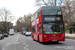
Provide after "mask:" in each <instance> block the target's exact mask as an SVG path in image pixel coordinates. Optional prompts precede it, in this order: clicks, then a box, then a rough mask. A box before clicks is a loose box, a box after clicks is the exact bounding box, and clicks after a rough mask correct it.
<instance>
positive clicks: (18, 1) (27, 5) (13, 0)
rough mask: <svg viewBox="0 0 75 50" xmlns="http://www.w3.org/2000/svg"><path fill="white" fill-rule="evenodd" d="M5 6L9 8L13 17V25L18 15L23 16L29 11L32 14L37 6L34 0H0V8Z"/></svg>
mask: <svg viewBox="0 0 75 50" xmlns="http://www.w3.org/2000/svg"><path fill="white" fill-rule="evenodd" d="M2 7H5V8H6V9H8V10H10V11H11V12H12V14H13V16H14V17H15V19H14V20H13V21H11V22H12V23H13V25H15V23H16V21H17V19H18V18H19V17H23V16H24V15H27V14H29V13H31V14H33V13H34V12H35V11H36V10H37V9H38V6H35V0H0V8H2Z"/></svg>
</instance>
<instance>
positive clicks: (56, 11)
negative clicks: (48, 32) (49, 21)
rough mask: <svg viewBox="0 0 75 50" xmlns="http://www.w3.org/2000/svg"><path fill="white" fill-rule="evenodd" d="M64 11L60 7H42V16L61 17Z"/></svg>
mask: <svg viewBox="0 0 75 50" xmlns="http://www.w3.org/2000/svg"><path fill="white" fill-rule="evenodd" d="M61 14H62V11H61V8H60V7H57V6H49V7H42V15H61Z"/></svg>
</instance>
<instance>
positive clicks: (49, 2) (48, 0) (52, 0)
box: [35, 0, 63, 6]
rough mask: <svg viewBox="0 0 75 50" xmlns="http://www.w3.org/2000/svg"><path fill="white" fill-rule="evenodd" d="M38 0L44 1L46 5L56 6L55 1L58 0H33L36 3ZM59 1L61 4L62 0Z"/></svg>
mask: <svg viewBox="0 0 75 50" xmlns="http://www.w3.org/2000/svg"><path fill="white" fill-rule="evenodd" d="M40 1H42V2H43V3H44V5H46V6H48V5H52V6H53V5H55V6H56V5H57V4H58V3H57V1H58V0H36V1H35V2H38V4H39V2H40ZM59 1H60V2H59V3H60V4H61V3H62V1H63V0H59ZM38 4H37V5H38Z"/></svg>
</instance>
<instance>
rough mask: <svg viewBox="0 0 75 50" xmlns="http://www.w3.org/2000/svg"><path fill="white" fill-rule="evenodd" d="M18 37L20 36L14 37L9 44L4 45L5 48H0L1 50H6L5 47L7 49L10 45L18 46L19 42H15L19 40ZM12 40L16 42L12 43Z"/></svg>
mask: <svg viewBox="0 0 75 50" xmlns="http://www.w3.org/2000/svg"><path fill="white" fill-rule="evenodd" d="M19 36H20V35H18V36H17V37H15V38H14V39H12V40H10V42H9V43H6V44H5V46H4V47H3V48H2V50H5V49H4V48H6V47H8V46H10V45H12V44H19V43H20V42H17V41H18V39H19ZM14 40H16V41H14Z"/></svg>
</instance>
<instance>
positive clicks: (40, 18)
mask: <svg viewBox="0 0 75 50" xmlns="http://www.w3.org/2000/svg"><path fill="white" fill-rule="evenodd" d="M40 9H41V14H40V17H39V22H40V24H41V29H42V33H40V30H39V41H40V42H43V25H42V8H40Z"/></svg>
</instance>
